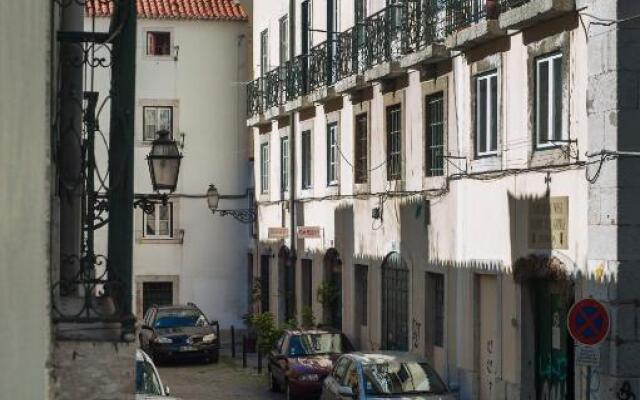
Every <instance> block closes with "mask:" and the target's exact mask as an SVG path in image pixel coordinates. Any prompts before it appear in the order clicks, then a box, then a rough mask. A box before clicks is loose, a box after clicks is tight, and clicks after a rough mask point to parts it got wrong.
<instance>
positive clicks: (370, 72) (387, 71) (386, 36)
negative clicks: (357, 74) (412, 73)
mask: <svg viewBox="0 0 640 400" xmlns="http://www.w3.org/2000/svg"><path fill="white" fill-rule="evenodd" d="M403 11H404V7H403V5H402V4H400V3H393V4H391V5H389V6H387V7H385V8H383V9H382V10H380V11H378V12H377V13H375V14H373V15H371V16H370V17H369V18H367V19H366V44H367V48H366V49H367V51H366V67H367V70H366V71H365V73H364V80H365V81H366V82H371V81H377V80H380V79H382V78H387V79H388V78H393V77H395V76H398V75H400V74H401V73H402V70H401V69H400V64H399V62H398V60H399V59H400V56H401V55H402V42H403V40H402V38H403V29H402V28H403V23H402V22H403V14H404V12H403Z"/></svg>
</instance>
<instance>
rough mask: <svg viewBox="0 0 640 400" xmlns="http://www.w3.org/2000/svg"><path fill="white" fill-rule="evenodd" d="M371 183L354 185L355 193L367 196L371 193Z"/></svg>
mask: <svg viewBox="0 0 640 400" xmlns="http://www.w3.org/2000/svg"><path fill="white" fill-rule="evenodd" d="M369 190H370V188H369V182H362V183H354V184H353V192H354V193H355V194H366V193H369Z"/></svg>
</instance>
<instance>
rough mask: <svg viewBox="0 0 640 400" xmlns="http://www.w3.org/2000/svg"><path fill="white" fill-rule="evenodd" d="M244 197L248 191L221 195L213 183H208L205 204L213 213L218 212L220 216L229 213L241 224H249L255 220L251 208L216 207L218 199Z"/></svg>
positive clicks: (254, 214) (253, 211)
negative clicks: (222, 208)
mask: <svg viewBox="0 0 640 400" xmlns="http://www.w3.org/2000/svg"><path fill="white" fill-rule="evenodd" d="M246 197H248V193H246V194H244V195H221V194H220V193H219V192H218V189H217V188H216V187H215V185H209V189H208V190H207V206H208V207H209V210H211V213H213V215H215V214H218V215H220V216H222V217H224V216H227V215H230V216H232V217H233V218H235V219H236V220H238V221H240V222H242V223H243V224H250V223H252V222H254V221H255V220H256V212H255V210H254V209H253V208H241V209H230V210H220V209H218V203H220V199H244V198H246Z"/></svg>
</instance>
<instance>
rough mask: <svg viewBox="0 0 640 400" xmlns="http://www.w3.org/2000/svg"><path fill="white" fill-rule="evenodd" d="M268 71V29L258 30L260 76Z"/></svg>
mask: <svg viewBox="0 0 640 400" xmlns="http://www.w3.org/2000/svg"><path fill="white" fill-rule="evenodd" d="M268 71H269V30H268V29H265V30H264V31H262V32H260V76H265V75H267V72H268Z"/></svg>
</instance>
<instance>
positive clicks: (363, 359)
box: [321, 352, 455, 400]
mask: <svg viewBox="0 0 640 400" xmlns="http://www.w3.org/2000/svg"><path fill="white" fill-rule="evenodd" d="M336 399H358V400H374V399H376V400H377V399H403V400H409V399H411V400H454V399H455V396H454V395H453V394H452V393H451V392H450V391H449V389H448V388H447V385H446V384H445V383H444V381H443V380H442V379H441V378H440V376H439V375H438V373H437V372H436V371H435V370H434V369H433V368H432V367H431V365H430V364H429V363H428V362H427V360H426V359H424V358H422V357H419V356H416V355H413V354H410V353H398V352H382V353H379V354H363V353H353V354H346V355H343V356H342V357H340V359H338V361H337V362H336V364H335V367H334V368H333V371H331V375H330V376H328V377H327V379H325V381H324V385H323V388H322V397H321V400H336Z"/></svg>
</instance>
